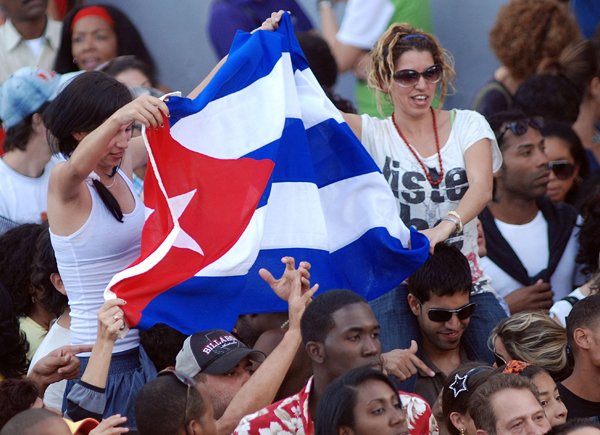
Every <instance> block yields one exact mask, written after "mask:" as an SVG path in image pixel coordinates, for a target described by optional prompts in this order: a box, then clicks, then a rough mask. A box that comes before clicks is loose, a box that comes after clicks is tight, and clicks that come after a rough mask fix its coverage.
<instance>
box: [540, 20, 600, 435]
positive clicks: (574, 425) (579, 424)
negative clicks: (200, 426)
mask: <svg viewBox="0 0 600 435" xmlns="http://www.w3.org/2000/svg"><path fill="white" fill-rule="evenodd" d="M599 27H600V26H599ZM586 427H589V428H594V429H598V430H600V424H598V423H596V422H595V421H593V420H590V419H589V418H574V419H573V420H569V421H567V422H566V423H563V424H561V425H559V426H555V427H553V428H552V429H550V431H549V432H548V433H546V435H567V434H570V433H571V432H574V431H576V430H579V429H583V428H586Z"/></svg>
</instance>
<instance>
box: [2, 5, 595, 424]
mask: <svg viewBox="0 0 600 435" xmlns="http://www.w3.org/2000/svg"><path fill="white" fill-rule="evenodd" d="M82 3H85V2H79V1H53V2H52V4H51V5H50V6H49V5H48V1H47V0H40V1H21V0H0V7H1V10H2V12H3V14H4V18H5V23H4V24H3V25H2V26H0V119H1V120H2V124H3V129H4V133H5V138H4V141H3V144H2V149H3V154H2V155H1V158H0V435H5V434H6V435H8V434H29V433H31V434H63V433H64V434H92V435H101V434H103V435H108V434H120V433H139V434H141V435H172V434H203V435H214V434H219V435H226V434H236V435H247V434H248V435H254V434H256V435H264V434H298V435H300V434H304V435H310V434H313V433H316V434H318V435H370V434H373V433H381V434H388V433H389V434H406V433H410V434H411V435H424V434H429V435H439V434H444V435H445V434H451V435H465V434H466V435H497V434H498V435H504V434H506V435H508V434H513V435H514V434H534V435H537V434H539V435H542V434H553V435H554V434H557V435H558V434H560V435H566V434H570V433H572V432H573V433H574V432H577V433H578V435H583V434H584V433H585V434H592V433H594V434H595V435H598V434H600V357H599V352H600V293H599V292H598V289H599V288H600V271H599V268H600V233H599V231H600V175H599V174H600V164H599V163H598V162H599V161H600V25H598V22H600V10H599V8H597V7H595V6H594V2H593V1H590V2H585V1H577V2H576V1H575V0H572V1H571V4H570V5H569V2H564V1H559V0H509V1H508V2H507V3H506V4H505V5H504V6H502V8H501V9H500V11H499V13H498V16H497V18H496V21H495V23H494V25H493V26H492V28H491V29H490V34H489V36H490V46H491V47H492V50H493V51H494V53H495V54H496V56H497V58H498V61H499V63H500V67H499V68H498V69H497V70H496V71H490V78H489V80H488V81H487V82H486V83H485V85H484V86H483V87H482V88H481V89H480V90H478V92H477V93H476V95H475V98H474V100H473V102H472V109H471V110H461V109H450V110H446V109H445V108H444V101H445V99H446V97H447V96H448V95H450V94H451V92H452V90H453V82H454V80H455V78H456V74H455V72H454V69H453V60H452V55H451V54H450V53H449V52H448V51H447V50H445V49H444V48H443V47H442V46H441V45H440V43H439V41H438V39H437V38H436V37H435V35H434V34H433V32H432V31H433V28H432V20H431V5H430V2H429V0H422V1H421V0H420V1H419V2H415V1H410V0H348V3H347V5H346V8H345V14H344V17H343V19H342V21H341V23H340V24H339V25H338V21H337V18H336V13H335V12H336V11H335V7H336V5H335V3H336V1H334V0H319V1H318V2H317V8H318V14H319V16H320V19H321V22H320V28H321V34H320V35H319V34H318V32H317V31H316V30H315V28H313V25H312V24H311V22H310V20H309V18H308V16H307V15H306V14H305V12H304V11H303V10H302V8H301V7H300V6H299V5H298V4H297V3H296V1H295V0H214V1H213V2H212V4H211V12H210V14H211V16H210V19H209V24H208V28H207V32H208V35H209V37H210V39H211V42H212V43H213V46H214V48H215V51H216V53H218V56H219V57H220V58H223V61H226V58H227V53H228V51H229V48H230V47H231V44H232V41H233V38H234V35H235V33H236V31H238V30H241V31H247V32H251V31H254V30H258V31H275V30H277V28H278V26H279V23H280V21H281V19H282V15H283V14H284V13H285V12H284V11H289V13H290V14H291V16H292V23H293V26H294V29H295V31H296V32H297V37H298V40H299V42H300V45H301V47H302V48H303V50H304V52H305V54H306V58H307V60H308V63H309V65H310V67H311V69H312V70H313V71H314V74H315V77H316V78H317V80H318V81H319V83H320V84H321V86H322V87H323V90H324V92H325V94H326V95H327V96H328V97H329V98H330V99H331V101H332V102H333V103H334V104H335V106H336V107H337V108H338V109H339V111H340V112H341V115H342V116H343V119H344V121H345V123H346V124H347V125H348V127H349V129H350V130H351V131H352V132H353V133H354V135H356V137H357V138H358V139H359V140H360V142H361V143H362V144H363V145H364V148H365V150H366V151H367V153H368V154H369V155H370V156H371V158H372V159H373V160H374V162H375V164H376V165H377V166H378V167H379V168H380V170H381V173H382V176H383V177H384V178H385V180H387V182H388V184H389V187H390V190H391V194H393V196H394V197H395V198H396V200H397V211H398V214H399V216H400V218H401V220H402V221H403V222H404V224H405V226H406V227H413V228H414V229H415V230H417V231H420V232H421V233H422V234H424V235H425V236H426V237H427V239H428V240H429V243H430V256H429V258H428V260H427V261H425V263H424V264H423V265H422V266H421V267H420V268H419V269H418V270H417V271H416V272H415V273H414V274H412V275H411V276H410V277H409V278H408V279H407V280H405V281H404V282H402V283H399V285H398V286H397V287H396V288H393V289H390V290H389V291H388V292H387V293H385V294H383V295H382V296H379V297H378V298H377V299H374V300H371V301H367V300H365V299H364V298H363V297H362V296H360V295H359V294H358V293H356V292H353V291H351V290H344V289H329V288H324V289H321V292H320V293H319V294H318V295H316V296H314V295H315V293H316V292H317V290H319V284H318V283H311V279H310V277H311V273H310V271H311V269H313V270H314V269H318V268H320V267H324V265H320V264H309V263H308V262H306V261H303V260H304V259H302V258H296V259H294V258H292V257H284V258H283V259H282V263H283V265H284V267H285V269H284V272H283V274H282V275H281V276H280V278H275V277H274V276H273V275H272V274H271V272H269V271H267V270H265V269H262V270H261V271H260V275H261V277H262V278H263V279H264V280H265V281H266V282H267V284H269V286H270V287H271V289H272V290H273V292H275V293H276V294H277V296H279V297H280V298H281V299H283V300H284V301H287V304H288V307H289V311H288V312H275V313H256V314H242V315H240V316H239V318H238V321H237V324H236V325H235V328H233V329H232V330H231V331H225V330H222V329H211V330H205V331H196V332H195V333H193V334H192V335H189V336H188V335H185V334H183V333H182V332H180V331H178V330H177V329H175V328H173V327H171V326H169V325H167V324H164V323H159V324H156V325H154V326H152V327H151V328H150V329H147V330H138V329H136V328H131V329H129V328H128V325H127V323H126V320H125V313H124V311H123V307H124V306H125V305H126V304H127V301H125V300H123V299H119V298H117V299H110V300H105V298H104V291H105V289H106V287H107V285H108V283H109V282H110V281H111V279H112V277H113V276H114V275H115V274H116V273H118V272H121V271H122V270H123V269H124V268H125V267H127V266H128V265H129V264H131V263H132V262H133V261H134V260H136V258H138V256H139V255H140V250H141V234H142V228H143V225H144V220H145V207H144V202H143V201H144V194H143V184H144V177H145V173H146V165H147V162H148V151H147V149H146V146H145V144H144V141H143V138H142V137H140V135H141V130H142V126H144V127H145V128H146V129H152V128H155V129H156V128H158V127H162V126H163V125H165V123H168V122H169V120H168V118H169V115H170V113H169V107H168V105H167V104H165V102H164V101H163V100H162V99H161V98H160V97H161V96H162V95H163V94H165V93H167V92H169V91H170V89H169V87H168V84H162V83H161V82H160V80H159V78H158V76H157V74H156V64H155V61H154V60H153V58H152V56H151V54H150V51H149V50H148V49H147V48H146V47H145V45H144V42H143V40H142V38H141V36H140V34H139V32H138V30H137V29H136V28H135V26H134V25H133V24H132V22H131V21H130V19H129V18H128V17H127V16H126V15H125V14H124V13H123V12H122V11H120V10H119V9H118V8H116V7H114V6H108V5H104V6H103V5H92V6H90V5H86V4H82ZM570 7H571V8H570ZM582 10H585V13H584V14H583V13H582ZM276 11H279V12H276ZM582 16H583V17H584V18H585V19H584V20H583V21H582V18H581V17H582ZM52 17H54V18H58V20H56V21H55V20H54V19H53V18H52ZM594 19H595V24H596V28H597V30H596V32H595V36H592V35H591V33H590V31H589V28H590V21H593V20H594ZM59 20H60V21H59ZM580 29H581V30H580ZM457 31H460V29H457ZM582 35H585V36H587V37H588V38H589V39H585V38H584V37H583V36H582ZM223 61H221V62H220V63H219V64H218V65H217V66H216V67H215V69H214V70H213V72H212V73H211V74H210V75H209V76H208V77H207V78H206V79H204V80H203V81H202V82H201V83H200V84H199V85H198V87H197V88H196V89H194V91H192V93H191V94H190V95H189V96H188V97H190V98H193V97H195V96H197V95H198V94H199V93H201V92H202V90H203V89H204V87H205V86H206V85H207V84H208V83H209V82H210V80H211V78H212V77H213V75H214V73H215V72H216V71H217V70H218V69H219V68H220V67H221V65H222V64H223ZM348 70H352V71H354V73H355V74H356V77H357V87H356V102H357V107H356V108H355V107H354V105H353V104H352V103H351V102H350V101H347V100H344V99H343V98H341V97H339V96H338V95H335V92H334V85H335V81H336V77H337V74H338V72H344V71H348ZM223 146H227V144H224V145H223ZM390 197H391V196H390ZM357 218H359V217H357ZM358 261H360V259H358ZM272 272H275V271H274V270H273V271H272ZM323 290H324V291H323ZM597 346H598V348H597Z"/></svg>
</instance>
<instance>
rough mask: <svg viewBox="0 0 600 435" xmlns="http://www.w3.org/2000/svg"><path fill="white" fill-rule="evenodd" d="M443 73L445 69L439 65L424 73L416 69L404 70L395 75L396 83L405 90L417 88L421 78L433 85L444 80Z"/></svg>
mask: <svg viewBox="0 0 600 435" xmlns="http://www.w3.org/2000/svg"><path fill="white" fill-rule="evenodd" d="M442 72H444V68H443V67H442V65H439V64H435V65H432V66H430V67H429V68H427V69H426V70H425V71H423V72H418V71H415V70H414V69H403V70H400V71H396V72H395V73H394V81H395V82H396V83H398V84H399V85H400V86H402V87H403V88H410V87H411V86H415V85H416V84H417V83H418V82H419V79H420V78H421V77H423V78H424V79H425V81H426V82H427V83H432V84H433V83H437V82H439V81H440V80H441V79H442Z"/></svg>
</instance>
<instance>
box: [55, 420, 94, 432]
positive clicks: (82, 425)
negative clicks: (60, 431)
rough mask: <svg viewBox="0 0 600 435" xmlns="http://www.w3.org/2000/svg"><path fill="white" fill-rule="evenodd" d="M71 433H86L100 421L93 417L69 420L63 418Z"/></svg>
mask: <svg viewBox="0 0 600 435" xmlns="http://www.w3.org/2000/svg"><path fill="white" fill-rule="evenodd" d="M63 420H64V421H65V423H67V426H69V429H70V430H71V433H72V434H76V435H88V434H89V433H90V431H91V430H93V429H95V428H96V427H97V426H98V425H99V424H100V423H98V422H97V421H96V420H94V419H93V418H85V419H83V420H80V421H71V420H67V419H66V418H63Z"/></svg>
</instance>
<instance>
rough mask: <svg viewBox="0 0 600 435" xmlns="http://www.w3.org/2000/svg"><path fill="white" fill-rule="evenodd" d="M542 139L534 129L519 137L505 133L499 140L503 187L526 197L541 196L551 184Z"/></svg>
mask: <svg viewBox="0 0 600 435" xmlns="http://www.w3.org/2000/svg"><path fill="white" fill-rule="evenodd" d="M544 149H545V145H544V138H543V137H542V135H541V133H540V132H539V131H538V130H536V129H535V128H533V127H529V128H528V129H527V131H526V132H525V133H524V134H522V135H516V134H514V133H513V132H512V131H511V130H508V131H507V132H506V134H505V135H504V138H503V140H502V158H503V164H502V169H501V170H500V177H501V179H502V188H503V190H504V191H505V192H510V193H513V194H516V195H518V196H523V197H526V198H539V197H540V196H544V195H545V194H546V191H547V189H548V182H549V181H550V170H549V169H548V157H546V154H545V153H544Z"/></svg>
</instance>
